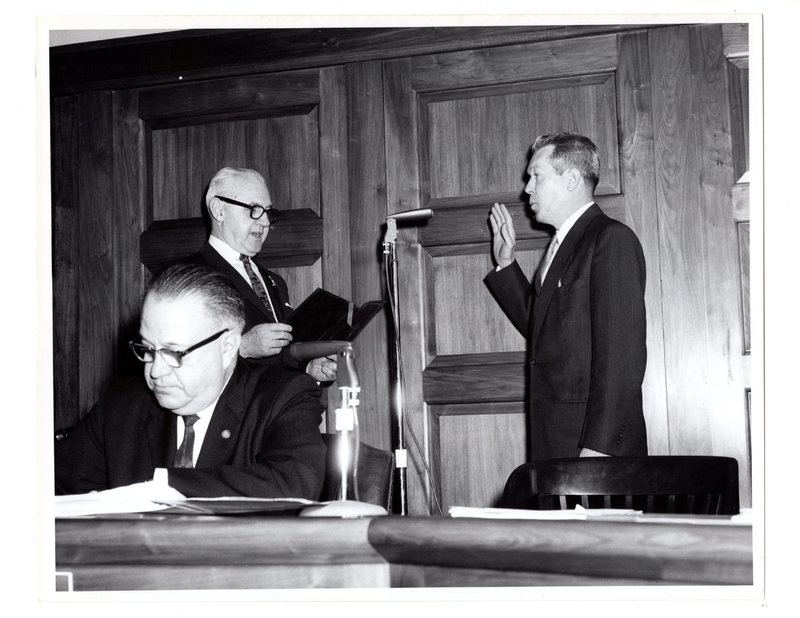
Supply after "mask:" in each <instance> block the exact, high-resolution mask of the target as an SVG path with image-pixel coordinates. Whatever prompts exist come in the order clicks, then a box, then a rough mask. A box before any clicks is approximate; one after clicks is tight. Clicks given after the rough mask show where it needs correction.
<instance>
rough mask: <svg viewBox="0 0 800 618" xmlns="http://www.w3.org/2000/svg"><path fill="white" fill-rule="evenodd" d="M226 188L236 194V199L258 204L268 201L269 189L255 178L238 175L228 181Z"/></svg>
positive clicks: (247, 175)
mask: <svg viewBox="0 0 800 618" xmlns="http://www.w3.org/2000/svg"><path fill="white" fill-rule="evenodd" d="M228 188H229V190H230V191H232V192H234V193H235V194H236V198H237V199H243V198H245V197H247V198H250V199H251V200H257V201H259V202H263V201H269V199H270V197H269V189H267V185H266V184H265V183H264V182H263V181H262V180H261V179H260V178H258V177H257V176H253V175H251V174H239V175H236V176H233V177H232V178H230V179H229V180H228Z"/></svg>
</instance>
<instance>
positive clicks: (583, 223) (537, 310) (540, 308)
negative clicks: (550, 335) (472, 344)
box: [531, 204, 603, 350]
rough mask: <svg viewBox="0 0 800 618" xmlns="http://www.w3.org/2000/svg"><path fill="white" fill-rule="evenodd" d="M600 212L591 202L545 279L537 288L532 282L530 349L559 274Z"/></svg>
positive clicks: (568, 233)
mask: <svg viewBox="0 0 800 618" xmlns="http://www.w3.org/2000/svg"><path fill="white" fill-rule="evenodd" d="M602 212H603V211H602V210H600V207H599V206H598V205H597V204H592V205H591V206H590V207H589V208H588V209H587V210H586V212H585V213H583V214H582V215H581V216H580V217H579V218H578V220H577V221H576V222H575V225H573V226H572V228H571V229H570V231H569V232H567V235H566V237H565V238H564V242H563V243H561V246H560V247H559V248H558V251H557V252H556V256H555V258H553V262H552V263H551V264H550V268H549V270H548V271H547V277H545V280H544V282H543V283H542V286H541V289H538V286H536V284H535V283H534V287H535V289H537V294H536V298H535V299H534V304H533V307H534V309H533V326H532V328H531V333H532V335H531V350H535V349H536V342H537V340H538V339H539V333H540V332H541V329H542V324H543V323H544V318H545V316H546V315H547V309H548V307H549V306H550V301H552V300H553V294H554V293H555V291H556V290H557V289H558V283H559V281H561V275H562V273H563V272H564V269H565V268H566V267H567V266H568V265H569V264H570V262H572V257H573V254H574V252H575V247H576V246H577V244H578V242H579V241H580V239H581V238H582V237H583V233H584V232H585V231H586V228H587V227H588V225H589V223H590V222H591V221H592V219H594V218H595V217H596V216H598V215H600V214H602ZM538 271H539V269H537V276H536V278H537V280H538Z"/></svg>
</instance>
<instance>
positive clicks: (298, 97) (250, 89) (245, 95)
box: [139, 69, 319, 127]
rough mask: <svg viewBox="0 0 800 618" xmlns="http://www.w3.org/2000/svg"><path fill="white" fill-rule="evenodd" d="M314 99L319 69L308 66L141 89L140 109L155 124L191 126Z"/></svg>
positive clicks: (305, 105) (287, 109)
mask: <svg viewBox="0 0 800 618" xmlns="http://www.w3.org/2000/svg"><path fill="white" fill-rule="evenodd" d="M318 101H319V70H318V69H312V70H306V71H292V72H287V73H273V74H268V75H251V76H246V77H240V78H228V79H221V80H207V81H198V82H184V83H180V84H171V85H169V86H165V87H156V88H148V89H142V90H141V95H140V99H139V114H140V116H141V118H142V120H144V121H146V122H148V123H151V124H152V126H153V127H161V126H180V125H183V124H190V125H192V126H194V125H199V124H205V123H207V122H218V121H220V120H221V119H224V118H228V119H230V118H246V117H248V116H250V117H253V116H258V117H264V116H266V115H272V114H276V113H278V114H281V115H284V114H289V113H293V112H294V111H295V110H302V109H305V110H306V111H308V110H310V109H312V108H313V107H315V106H316V105H317V103H318Z"/></svg>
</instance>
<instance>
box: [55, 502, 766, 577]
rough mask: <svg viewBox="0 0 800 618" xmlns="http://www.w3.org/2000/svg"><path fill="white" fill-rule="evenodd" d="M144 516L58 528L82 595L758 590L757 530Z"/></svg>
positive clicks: (63, 555) (62, 553) (60, 565)
mask: <svg viewBox="0 0 800 618" xmlns="http://www.w3.org/2000/svg"><path fill="white" fill-rule="evenodd" d="M688 521H697V520H687V523H683V522H681V523H658V522H656V521H644V522H639V523H635V522H610V521H521V520H513V521H509V520H486V519H451V518H434V517H396V516H395V517H377V518H373V519H353V520H333V519H331V520H325V519H301V518H294V517H274V516H270V517H253V516H246V517H208V516H169V515H160V516H159V515H152V514H151V515H142V516H130V517H115V518H98V519H74V520H58V521H57V522H56V563H57V564H56V569H57V570H58V571H66V572H71V573H72V576H73V585H74V589H75V590H159V589H160V590H189V589H242V588H249V589H261V588H311V587H317V588H339V587H359V588H369V587H389V586H392V587H409V586H543V585H547V586H554V585H611V584H613V585H642V584H744V585H749V584H752V581H753V562H752V529H751V527H750V526H747V525H729V524H728V525H712V524H705V523H688Z"/></svg>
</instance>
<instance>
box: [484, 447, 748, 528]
mask: <svg viewBox="0 0 800 618" xmlns="http://www.w3.org/2000/svg"><path fill="white" fill-rule="evenodd" d="M544 496H553V498H551V499H550V500H549V501H548V500H543V497H544ZM555 496H557V497H558V498H557V499H556V498H555ZM578 503H580V504H581V505H582V506H583V507H584V508H601V507H602V508H623V507H624V508H629V509H637V510H643V511H645V512H661V513H694V514H725V515H729V514H735V513H738V512H739V476H738V464H737V462H736V460H735V459H732V458H730V457H702V456H653V457H597V458H591V457H588V458H574V459H552V460H543V461H537V462H532V463H528V464H524V465H522V466H520V467H518V468H517V469H516V470H515V471H514V472H513V473H512V474H511V476H510V477H509V479H508V482H507V483H506V488H505V491H504V493H503V498H502V499H501V501H500V503H499V505H500V506H506V507H510V508H534V509H536V508H538V509H548V508H556V509H557V508H561V509H571V508H574V506H575V504H578Z"/></svg>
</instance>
